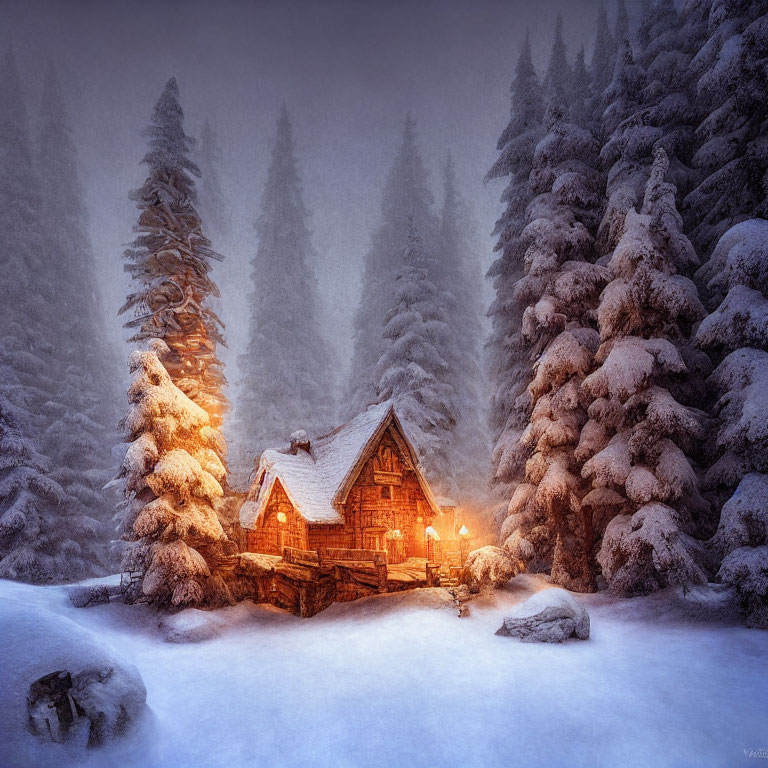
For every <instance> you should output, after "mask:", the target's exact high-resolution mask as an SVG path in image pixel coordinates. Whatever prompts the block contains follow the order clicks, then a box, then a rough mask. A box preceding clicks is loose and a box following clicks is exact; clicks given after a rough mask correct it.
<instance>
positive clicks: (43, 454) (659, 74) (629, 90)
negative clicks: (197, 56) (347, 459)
mask: <svg viewBox="0 0 768 768" xmlns="http://www.w3.org/2000/svg"><path fill="white" fill-rule="evenodd" d="M590 43H592V44H591V51H592V53H591V57H590V59H589V61H587V57H586V55H585V51H584V48H583V47H582V48H581V49H580V50H579V51H577V52H576V55H575V56H573V55H571V52H569V51H568V50H567V49H566V46H565V43H564V39H563V28H562V21H561V20H560V19H559V18H558V21H557V24H556V27H555V29H554V38H553V44H552V49H551V54H550V57H549V61H548V64H547V67H546V69H545V70H544V71H542V72H537V71H536V69H535V67H534V65H533V60H532V56H531V46H530V41H529V39H528V38H526V40H525V42H524V44H523V46H522V50H521V51H520V54H519V58H518V62H517V65H516V68H515V71H514V73H513V74H514V77H513V81H512V89H511V97H512V98H511V111H510V120H509V123H508V125H507V126H506V127H505V128H504V130H503V132H502V134H501V137H500V139H499V142H498V147H497V149H498V153H499V154H498V159H497V160H496V162H495V163H494V164H493V166H492V167H491V169H490V170H489V171H488V174H487V179H488V181H489V182H490V181H493V180H501V182H502V183H503V184H504V191H503V193H502V198H501V200H502V207H503V213H502V215H501V218H500V219H499V221H498V223H497V226H496V230H495V233H494V234H495V235H496V237H497V246H496V254H497V255H496V259H495V261H494V263H493V266H492V267H491V270H490V272H489V278H490V279H491V280H492V283H493V289H494V293H495V297H494V300H493V302H492V304H491V306H490V308H489V309H488V316H489V318H490V322H491V325H492V331H491V335H490V338H489V339H488V340H487V343H486V351H485V353H484V352H483V349H482V345H483V342H484V339H483V319H482V316H483V314H484V312H485V309H486V308H484V307H483V306H482V285H481V280H480V277H481V276H480V274H479V269H480V264H481V263H482V262H483V261H484V258H483V255H482V254H481V252H480V250H479V246H478V239H477V237H476V232H475V229H474V225H473V222H472V217H471V214H470V210H469V207H468V205H467V204H466V203H465V201H464V200H463V199H462V195H461V194H460V185H459V183H458V182H457V179H456V175H455V172H454V168H453V164H452V163H451V160H450V157H446V159H445V165H444V168H443V173H442V178H441V180H440V181H441V184H440V185H439V186H440V192H441V194H440V202H439V204H437V205H436V203H435V198H434V195H433V191H432V189H431V188H430V179H429V176H428V173H427V170H426V167H425V163H424V162H423V159H422V155H421V152H420V147H419V141H418V135H417V130H416V123H415V121H414V120H413V119H412V118H411V117H410V115H409V116H408V117H407V118H406V120H405V122H404V124H403V128H402V133H401V136H400V139H399V144H398V146H397V149H396V152H395V155H394V157H393V159H392V163H391V166H390V170H389V173H388V175H387V177H386V178H385V179H382V180H381V184H382V196H381V210H380V214H379V220H378V223H377V226H376V228H375V230H374V231H373V232H372V234H371V239H370V247H369V250H368V252H367V253H366V254H364V257H363V259H362V295H361V299H360V305H359V308H358V311H357V313H356V316H355V321H354V343H353V345H352V347H353V348H352V350H351V363H350V367H349V373H348V374H347V375H346V376H345V378H344V380H342V379H341V376H340V370H342V369H343V365H342V362H343V361H338V360H335V359H334V354H333V352H332V348H333V347H332V345H331V344H330V341H329V338H328V335H327V334H328V332H327V329H326V328H324V327H323V325H322V322H321V316H322V296H320V295H319V293H318V287H317V279H316V272H317V269H318V267H319V261H318V253H317V251H316V250H315V248H314V245H313V243H312V235H311V227H310V215H311V212H310V211H309V210H308V208H307V207H306V205H305V202H304V195H303V188H302V181H301V170H300V163H299V160H300V147H299V148H298V149H297V146H296V140H295V138H294V131H293V126H292V124H291V119H290V117H289V114H288V111H287V109H286V108H285V107H283V108H282V110H281V111H280V114H279V116H278V119H277V125H276V135H275V138H274V145H273V152H272V158H271V162H270V164H269V166H268V168H267V169H266V171H267V172H266V183H265V187H264V190H263V193H262V196H261V200H260V201H258V203H256V202H255V203H254V217H253V218H254V224H255V227H256V234H257V246H255V247H254V250H253V252H252V254H251V272H252V273H251V289H252V293H251V298H250V301H249V311H250V317H249V319H248V323H249V325H248V336H247V345H246V348H245V349H244V350H243V352H242V354H241V356H240V358H239V369H240V373H241V378H242V380H241V381H239V382H237V387H235V388H234V389H227V387H226V379H225V371H224V367H223V365H222V363H221V360H220V357H219V347H220V345H221V344H222V343H224V340H225V330H224V328H223V325H222V323H221V321H220V319H219V317H218V316H217V314H216V307H217V306H219V304H220V303H221V302H226V294H225V295H223V296H220V292H219V288H218V287H217V284H216V279H215V276H216V275H217V274H218V273H217V268H216V264H217V263H218V262H219V261H220V260H221V259H222V256H221V255H220V254H219V253H218V252H217V250H216V246H217V243H220V242H223V241H224V239H225V236H226V234H227V232H228V231H229V229H230V228H231V222H230V221H229V217H228V214H227V203H226V199H225V197H224V195H223V193H222V190H221V185H220V176H221V172H222V156H221V150H220V148H219V146H218V141H217V137H216V132H215V130H214V129H213V128H212V126H211V125H210V124H208V123H206V124H205V125H204V126H203V128H202V131H201V135H200V141H199V142H196V141H194V140H193V139H192V137H191V136H190V135H189V134H188V133H187V129H186V128H185V126H184V115H183V111H182V108H181V104H180V98H179V89H178V85H177V83H176V81H175V80H174V79H171V80H170V81H169V82H168V84H167V85H166V87H165V89H164V91H163V93H162V94H161V95H160V98H159V99H158V101H157V103H156V105H155V107H154V111H153V113H152V115H151V121H150V125H149V127H148V128H147V130H146V138H147V143H148V151H147V154H146V156H145V157H144V158H143V164H144V165H145V167H146V169H147V174H148V175H147V178H146V181H145V182H144V184H143V185H142V186H141V187H140V188H139V189H137V190H135V191H133V192H132V193H131V198H132V200H134V202H135V203H136V206H137V209H138V216H137V223H136V225H135V233H136V234H135V240H134V242H133V243H132V245H131V246H130V247H129V248H128V249H127V250H126V252H125V253H124V254H123V258H124V262H125V268H126V271H127V272H128V274H129V275H130V277H131V279H132V285H133V288H132V291H131V293H130V295H129V296H128V298H127V301H126V303H125V305H124V306H123V307H122V308H121V309H120V311H121V312H122V313H123V314H124V317H125V322H126V325H127V326H128V327H129V328H130V329H131V332H132V336H131V343H132V345H133V348H134V349H135V350H136V351H134V352H133V353H132V355H131V358H130V370H131V373H132V377H133V378H132V383H131V385H130V388H129V392H128V400H129V409H128V413H127V415H126V416H125V418H124V419H123V421H122V422H121V424H120V430H121V432H122V439H123V440H125V441H127V443H128V444H127V451H126V446H125V445H123V446H122V450H120V449H117V450H115V446H116V445H118V444H119V441H120V439H121V438H120V436H118V434H117V425H116V424H115V423H113V421H114V417H113V414H114V412H115V403H117V402H119V399H120V394H119V393H117V392H116V389H117V386H118V382H119V381H120V376H119V373H118V368H117V366H118V361H117V360H116V358H117V357H119V355H116V354H115V353H114V351H113V350H111V349H110V348H109V346H108V344H107V343H106V338H105V336H104V333H103V329H102V323H101V317H102V315H101V313H102V311H103V308H102V307H101V306H100V304H99V298H98V296H99V292H98V286H97V284H96V279H95V270H94V261H93V258H94V257H93V254H92V252H91V250H90V245H89V243H88V238H87V220H86V214H85V210H84V207H83V203H82V190H81V188H80V181H79V177H78V172H77V158H76V149H75V146H74V142H73V140H72V137H71V131H70V128H69V122H68V118H67V114H66V110H65V107H64V102H63V99H62V97H61V89H60V87H59V85H58V83H57V81H56V76H55V71H54V70H53V69H51V71H50V72H49V74H48V76H47V78H46V82H45V86H44V93H43V100H42V101H43V106H42V110H41V111H40V115H39V119H38V120H37V121H36V125H37V128H36V129H35V130H33V129H32V128H31V126H30V121H29V119H28V117H27V114H26V111H25V104H24V95H23V89H22V87H21V81H20V78H19V75H18V72H17V70H16V65H15V61H14V57H13V54H12V53H11V52H9V53H7V54H6V56H5V58H4V61H3V67H2V73H0V103H1V104H2V106H3V109H2V112H1V113H0V144H2V146H1V147H0V150H2V151H1V152H0V162H1V163H2V177H1V178H0V196H1V197H2V202H3V204H2V206H1V207H0V232H2V239H3V247H4V253H3V258H4V264H5V269H4V271H3V274H2V275H1V276H0V291H2V297H1V299H0V312H2V313H3V325H2V328H3V330H2V339H1V340H0V365H2V375H1V376H0V441H1V443H2V446H1V448H0V451H1V453H0V576H3V577H7V578H17V579H24V580H29V581H36V582H47V581H54V580H61V579H77V578H82V577H84V576H88V575H95V574H99V573H103V572H105V569H108V568H110V567H115V563H114V561H110V558H111V557H114V556H115V552H116V550H115V549H114V548H113V549H110V547H109V544H108V542H109V541H110V540H111V539H112V538H115V525H117V526H118V527H119V530H120V532H121V533H122V536H123V538H124V539H125V540H127V541H128V542H129V543H128V546H127V548H126V547H125V546H122V547H118V548H117V550H119V551H120V553H121V556H122V557H124V558H125V559H124V562H123V567H124V568H127V567H130V568H131V570H136V571H140V572H141V573H142V574H143V577H142V578H143V581H142V587H141V589H142V590H143V595H144V596H145V597H146V598H148V599H152V600H154V601H155V602H157V603H159V604H169V603H172V604H174V605H189V604H215V603H217V602H221V601H226V599H227V597H226V593H227V589H226V584H224V583H222V582H221V580H220V579H219V578H218V577H216V576H215V575H213V574H214V571H215V569H214V568H213V567H212V566H213V564H214V563H215V562H216V561H217V560H218V559H220V558H221V557H224V556H225V555H226V553H227V552H228V551H229V550H230V549H231V542H230V541H229V540H228V536H227V530H226V519H225V517H226V514H225V511H226V508H227V499H228V497H230V496H231V491H232V486H233V485H234V486H237V485H238V483H243V482H246V481H247V478H248V476H249V474H250V471H251V469H252V465H253V460H254V458H256V457H257V455H258V453H259V452H260V451H261V450H263V449H264V448H267V447H280V446H281V445H284V444H285V443H286V442H287V440H288V437H289V435H290V433H291V432H292V431H293V430H295V429H304V430H306V431H307V432H308V433H310V434H311V435H320V434H322V433H324V432H326V431H328V430H329V429H331V428H332V427H334V426H336V424H338V423H339V422H340V421H343V420H345V419H347V418H349V417H351V416H353V415H354V414H355V413H357V412H359V411H360V410H361V409H363V408H365V407H366V406H367V405H368V404H371V403H374V402H381V401H384V400H392V401H394V403H395V404H396V407H397V409H398V412H399V414H400V416H401V419H402V420H403V422H404V424H405V426H406V428H407V430H408V431H409V433H410V434H411V436H412V438H413V440H414V443H415V445H416V447H417V450H418V452H419V456H420V458H421V461H422V463H423V465H424V467H425V470H426V472H427V474H428V476H429V477H430V479H431V481H432V483H433V484H434V485H435V487H436V489H437V490H438V491H439V492H441V493H443V494H446V495H454V496H457V497H459V498H465V499H467V500H468V499H471V498H472V496H473V495H475V496H477V495H478V494H482V493H483V492H484V490H485V487H486V485H487V484H488V482H490V483H491V485H492V487H493V489H494V493H495V494H496V495H497V497H498V498H500V499H501V500H502V504H501V507H500V508H501V509H502V510H503V513H502V515H501V518H500V519H499V523H500V524H501V542H500V543H502V545H503V546H504V547H505V548H506V549H507V550H508V551H509V552H511V553H512V554H513V555H514V557H515V558H516V559H517V560H518V561H519V563H520V565H521V567H523V568H526V569H528V570H534V571H547V572H550V573H551V576H552V579H553V581H554V582H555V583H558V584H561V585H563V586H565V587H567V588H570V589H574V590H578V591H591V590H594V589H597V588H601V587H608V588H611V589H613V590H614V591H617V592H620V593H623V594H640V593H647V592H649V591H653V590H655V589H659V588H663V587H666V586H670V585H682V586H683V587H686V588H687V587H689V586H691V585H694V584H697V583H703V582H706V581H708V580H713V579H719V580H721V581H723V582H725V583H728V584H731V585H732V586H733V587H734V588H735V590H736V592H737V594H738V596H739V599H740V601H741V603H742V606H743V608H744V610H745V612H746V614H747V618H748V622H749V623H751V624H753V625H755V626H766V625H768V512H766V505H765V498H766V495H765V492H766V490H768V479H767V478H766V474H765V473H766V472H768V431H767V430H768V427H766V424H768V413H767V412H766V391H768V389H767V388H766V381H768V379H766V374H768V331H767V330H766V328H768V325H767V324H766V321H767V320H768V299H767V298H766V294H767V293H768V279H767V273H766V263H767V261H766V255H767V254H766V252H767V251H768V222H766V221H765V218H766V216H768V208H767V206H768V203H767V202H766V200H767V198H768V113H767V112H766V108H765V104H766V103H768V58H767V56H768V12H767V11H766V8H765V3H764V0H762V1H758V0H688V2H686V4H685V5H684V7H683V8H682V9H680V10H678V9H677V8H676V7H675V5H674V3H673V2H672V0H657V2H646V3H644V5H643V8H642V12H641V14H640V18H639V20H638V23H637V24H635V25H634V26H631V25H630V21H629V17H628V14H627V12H626V8H625V6H624V3H623V2H622V1H621V0H620V1H619V2H618V4H617V5H616V6H615V7H612V8H611V13H610V18H609V12H608V10H607V9H606V8H605V7H601V9H600V12H599V15H598V18H597V21H596V30H595V38H594V41H593V42H592V41H590ZM470 203H471V201H470ZM488 382H489V383H488ZM232 392H234V395H232V394H231V393H232ZM229 397H231V398H232V402H231V403H230V401H229V399H228V398H229ZM489 430H490V439H489ZM225 436H226V438H227V439H226V440H225ZM227 442H228V443H229V451H228V450H227ZM491 443H492V446H491ZM491 447H492V449H493V450H492V457H491ZM113 455H115V456H117V460H116V461H113V459H112V456H113ZM116 464H119V470H118V481H117V482H112V483H110V482H109V480H110V478H111V477H113V476H114V474H115V465H116ZM228 472H229V479H227V478H228ZM116 486H122V487H123V489H124V491H125V494H126V498H125V499H124V500H123V501H122V502H120V503H119V504H118V505H117V506H118V512H117V515H116V520H113V519H112V515H113V513H114V506H115V504H116V503H117V500H116V499H114V498H112V497H111V494H112V493H113V492H114V491H113V490H112V489H113V488H115V487H116ZM222 522H223V523H224V525H222ZM110 552H112V553H113V554H112V555H110Z"/></svg>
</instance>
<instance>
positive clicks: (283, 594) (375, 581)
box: [234, 547, 440, 617]
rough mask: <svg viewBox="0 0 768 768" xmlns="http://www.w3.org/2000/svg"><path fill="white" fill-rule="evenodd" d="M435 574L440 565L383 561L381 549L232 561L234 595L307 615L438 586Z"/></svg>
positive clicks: (288, 551) (248, 555) (291, 552)
mask: <svg viewBox="0 0 768 768" xmlns="http://www.w3.org/2000/svg"><path fill="white" fill-rule="evenodd" d="M439 571H440V565H439V564H437V563H430V562H428V561H427V560H426V558H416V557H412V558H408V559H407V560H405V561H404V562H401V563H396V564H394V563H388V562H387V553H386V552H385V551H383V550H365V549H333V548H326V549H322V550H302V549H296V548H294V547H285V548H284V549H283V556H282V557H280V556H278V555H261V554H256V553H252V552H244V553H241V554H240V555H238V556H237V562H236V563H235V567H234V579H235V583H236V585H237V587H238V593H239V597H241V598H242V597H251V598H252V599H254V600H256V602H265V603H271V604H272V605H276V606H278V607H280V608H284V609H285V610H288V611H291V613H294V614H296V615H297V616H302V617H308V616H314V615H315V614H316V613H318V612H320V611H322V610H323V609H324V608H327V607H328V606H329V605H330V604H331V603H334V602H348V601H350V600H356V599H357V598H359V597H365V596H366V595H373V594H377V593H384V592H400V591H403V590H407V589H416V588H419V587H436V586H440V573H439Z"/></svg>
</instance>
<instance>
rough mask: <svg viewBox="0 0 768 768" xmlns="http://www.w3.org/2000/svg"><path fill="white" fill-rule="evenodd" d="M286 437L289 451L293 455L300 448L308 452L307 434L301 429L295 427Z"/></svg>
mask: <svg viewBox="0 0 768 768" xmlns="http://www.w3.org/2000/svg"><path fill="white" fill-rule="evenodd" d="M288 439H289V441H290V443H291V453H292V454H293V455H294V456H295V455H296V454H297V453H298V452H299V451H300V450H302V451H306V452H307V453H310V450H309V448H310V444H309V435H308V434H307V433H306V432H305V431H304V430H303V429H297V430H296V431H295V432H294V433H293V434H291V436H290V437H289V438H288Z"/></svg>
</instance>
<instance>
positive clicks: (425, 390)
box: [376, 223, 457, 492]
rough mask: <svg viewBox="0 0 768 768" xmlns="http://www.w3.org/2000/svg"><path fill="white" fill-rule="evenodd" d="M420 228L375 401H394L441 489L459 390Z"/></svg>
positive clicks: (400, 286) (412, 231) (412, 239)
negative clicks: (451, 377)
mask: <svg viewBox="0 0 768 768" xmlns="http://www.w3.org/2000/svg"><path fill="white" fill-rule="evenodd" d="M431 271H432V270H430V269H429V265H428V260H427V257H426V256H425V253H424V246H423V243H422V241H421V238H420V237H419V235H418V232H417V230H416V226H415V224H414V223H411V224H410V226H409V227H408V231H407V240H406V246H405V253H404V254H403V259H402V266H401V267H400V269H399V271H398V273H397V275H396V277H395V295H394V303H393V306H392V307H391V309H390V310H389V312H388V313H387V315H386V316H385V320H384V332H383V340H384V352H383V354H382V356H381V358H380V360H379V362H378V364H377V366H376V379H377V400H378V401H379V402H383V401H385V400H391V401H392V403H393V404H394V405H395V409H396V410H397V414H398V417H399V418H400V419H401V420H402V422H403V426H404V427H405V429H406V431H407V432H408V435H409V437H410V438H411V439H412V441H413V443H414V445H415V447H416V450H417V452H418V455H419V459H420V462H421V464H422V465H423V467H424V470H425V472H426V473H427V476H428V478H429V479H430V482H432V483H433V484H434V485H435V487H437V488H438V489H440V490H441V491H443V492H445V491H449V490H450V488H445V487H444V485H445V483H446V480H447V479H448V478H450V475H451V466H450V462H449V441H450V433H451V430H452V428H453V426H454V423H455V412H456V410H457V409H456V406H455V404H454V399H455V392H454V390H453V388H452V387H451V386H450V385H449V384H447V383H446V378H447V377H446V371H447V368H448V363H447V362H446V360H445V358H444V357H443V350H445V349H446V348H448V346H449V341H450V339H449V336H450V332H451V331H450V327H449V325H448V316H447V312H446V308H445V307H444V305H443V295H442V293H441V291H440V290H439V289H438V287H437V286H436V285H435V284H434V283H433V282H432V280H431V279H430V276H429V274H430V272H431Z"/></svg>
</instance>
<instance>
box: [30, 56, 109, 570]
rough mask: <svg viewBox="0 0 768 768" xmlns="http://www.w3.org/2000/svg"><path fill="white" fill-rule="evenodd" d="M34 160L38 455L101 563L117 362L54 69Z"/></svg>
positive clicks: (106, 528) (50, 73)
mask: <svg viewBox="0 0 768 768" xmlns="http://www.w3.org/2000/svg"><path fill="white" fill-rule="evenodd" d="M37 162H38V167H39V169H40V173H41V175H42V177H43V179H44V184H42V194H41V202H42V205H41V221H42V230H43V238H44V247H45V254H46V255H45V258H46V261H47V264H48V274H49V282H50V283H51V286H52V290H51V291H50V294H51V295H50V301H49V305H48V309H49V316H50V318H51V319H50V321H49V322H50V328H49V334H48V336H49V340H50V341H51V343H52V345H53V351H52V355H51V356H52V359H53V360H54V361H55V367H56V371H57V372H58V376H57V377H56V387H55V390H54V391H53V393H52V398H51V399H50V400H49V401H48V403H47V407H46V416H47V424H46V429H45V433H44V436H43V440H42V450H43V452H44V453H45V454H46V455H47V456H48V457H49V459H50V460H51V463H52V471H51V475H50V476H51V478H52V479H54V480H56V481H57V482H59V483H60V484H61V486H62V487H63V488H64V490H65V491H66V493H67V495H68V501H67V505H68V507H70V509H72V510H73V511H74V509H78V510H79V512H80V514H83V515H87V516H90V517H91V518H94V520H93V525H94V527H96V521H97V520H98V521H99V522H100V525H99V527H100V529H101V538H100V540H99V541H94V542H92V545H91V553H90V554H91V556H92V558H93V559H94V561H95V562H99V561H103V560H104V556H105V554H106V553H107V551H108V544H107V542H108V539H111V538H112V537H113V532H112V530H111V528H112V526H111V525H110V524H109V523H108V521H107V520H106V518H105V511H106V510H107V509H108V508H109V506H110V505H109V504H108V503H105V502H106V501H107V500H106V499H105V494H104V492H103V490H102V488H103V486H104V484H105V483H106V481H107V480H108V479H109V478H110V477H111V476H112V475H113V474H114V470H115V468H114V466H113V463H112V460H111V447H112V445H114V442H115V428H114V425H115V424H116V423H117V417H116V410H117V394H116V391H115V389H116V387H115V382H116V381H117V380H118V376H117V362H116V359H115V355H114V354H113V352H112V351H111V348H110V346H109V345H108V343H107V340H106V338H105V334H104V329H103V328H104V326H103V314H102V308H101V305H100V303H99V300H98V290H97V285H96V277H95V264H94V259H93V253H92V251H91V245H90V242H89V241H88V237H87V235H86V227H87V218H86V212H85V208H84V205H83V192H82V187H81V183H80V177H79V172H78V166H77V152H76V149H75V145H74V142H73V139H72V135H71V130H70V128H69V120H68V116H67V112H66V109H65V106H64V102H63V98H62V94H61V88H60V86H59V83H58V79H57V77H56V74H55V71H54V69H53V68H52V67H51V68H50V69H49V71H48V73H47V76H46V79H45V84H44V88H43V107H42V112H41V125H40V132H39V136H38V143H37ZM95 547H98V552H94V551H93V550H94V548H95Z"/></svg>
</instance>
